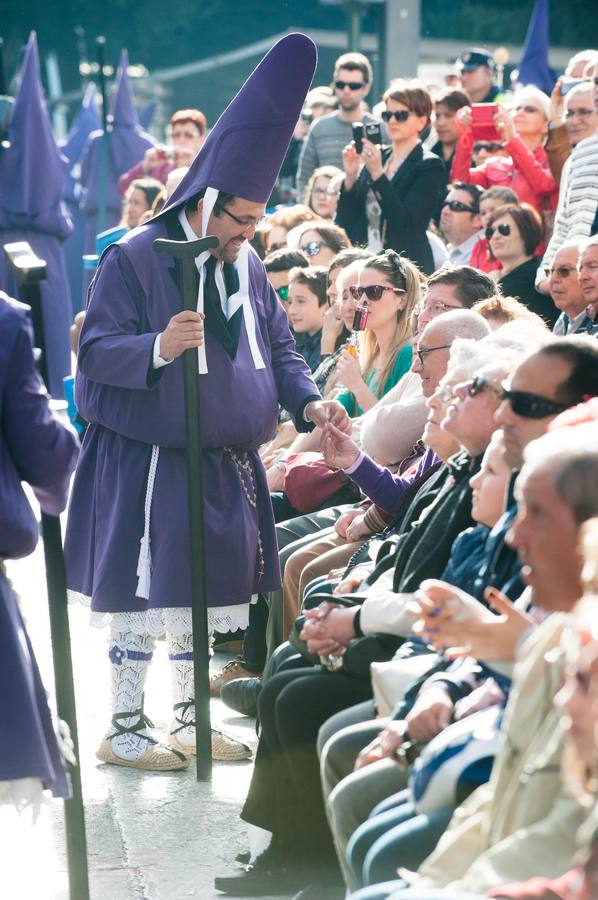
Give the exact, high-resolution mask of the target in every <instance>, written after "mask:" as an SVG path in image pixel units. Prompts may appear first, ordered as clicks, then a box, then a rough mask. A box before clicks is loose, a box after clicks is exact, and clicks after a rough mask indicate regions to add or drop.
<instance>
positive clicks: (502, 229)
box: [484, 222, 511, 241]
mask: <svg viewBox="0 0 598 900" xmlns="http://www.w3.org/2000/svg"><path fill="white" fill-rule="evenodd" d="M495 231H498V233H499V234H502V236H503V237H508V236H509V235H510V233H511V226H510V225H509V224H508V223H507V222H501V223H500V225H497V226H496V228H495V227H494V225H488V228H487V229H486V231H485V232H484V233H485V235H486V240H487V241H489V240H490V239H491V238H492V236H493V234H494V232H495Z"/></svg>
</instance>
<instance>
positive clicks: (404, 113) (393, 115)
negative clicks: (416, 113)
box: [381, 109, 412, 122]
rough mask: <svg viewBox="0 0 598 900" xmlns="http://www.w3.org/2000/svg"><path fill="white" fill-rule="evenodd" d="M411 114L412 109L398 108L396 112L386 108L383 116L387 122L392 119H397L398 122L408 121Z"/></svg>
mask: <svg viewBox="0 0 598 900" xmlns="http://www.w3.org/2000/svg"><path fill="white" fill-rule="evenodd" d="M411 114H412V113H411V110H410V109H397V110H396V111H395V112H391V111H390V110H389V109H385V110H384V111H383V112H382V113H381V116H382V118H383V119H384V121H385V122H390V120H391V119H396V120H397V122H406V121H407V119H408V118H409V116H410V115H411Z"/></svg>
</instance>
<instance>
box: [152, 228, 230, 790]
mask: <svg viewBox="0 0 598 900" xmlns="http://www.w3.org/2000/svg"><path fill="white" fill-rule="evenodd" d="M217 246H218V238H215V237H205V238H199V239H198V240H196V241H170V240H167V239H166V238H157V240H155V241H154V250H157V251H158V253H170V254H171V255H172V256H174V257H175V259H176V260H177V266H178V267H179V271H180V273H181V284H182V293H183V309H184V310H191V311H192V312H195V311H196V310H197V288H196V284H197V278H196V266H195V259H196V257H198V256H199V255H200V254H201V253H203V252H204V251H205V250H210V249H212V248H214V247H217ZM183 367H184V373H185V420H186V432H187V493H188V502H189V548H190V553H191V620H192V623H193V676H194V680H195V734H196V749H197V754H196V766H197V770H196V771H197V780H198V781H209V780H210V778H211V777H212V726H211V721H210V674H209V670H210V651H209V646H208V592H207V587H206V565H205V545H204V528H203V472H202V459H201V414H200V408H199V378H198V373H197V349H196V348H191V349H189V350H185V352H184V353H183Z"/></svg>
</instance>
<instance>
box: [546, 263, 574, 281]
mask: <svg viewBox="0 0 598 900" xmlns="http://www.w3.org/2000/svg"><path fill="white" fill-rule="evenodd" d="M544 271H545V272H546V275H547V277H550V276H551V275H558V276H559V278H568V277H569V275H570V274H571V272H575V271H576V270H575V266H555V267H554V268H553V269H550V268H549V267H548V266H547V267H546V268H545V269H544Z"/></svg>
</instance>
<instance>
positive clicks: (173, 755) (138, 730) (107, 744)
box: [96, 709, 190, 772]
mask: <svg viewBox="0 0 598 900" xmlns="http://www.w3.org/2000/svg"><path fill="white" fill-rule="evenodd" d="M134 716H138V719H137V722H136V723H135V724H134V725H129V726H126V725H122V724H121V723H120V721H119V720H120V719H131V718H133V717H134ZM112 727H113V728H114V731H113V732H112V734H109V735H108V736H107V737H105V738H104V740H103V741H102V743H101V744H100V747H99V749H98V751H97V753H96V757H97V758H98V759H99V760H101V762H105V763H111V764H112V765H114V766H127V767H128V768H130V769H147V770H149V771H155V772H168V771H176V770H179V769H187V768H189V762H190V760H189V759H188V757H187V756H185V754H184V753H182V752H181V751H180V750H175V749H173V748H172V747H166V746H165V745H164V744H160V743H158V741H157V740H156V739H155V738H153V737H150V736H149V735H147V734H143V733H142V730H143V729H144V728H153V727H154V724H153V722H151V721H150V719H148V717H147V716H146V715H144V713H143V709H136V710H133V712H123V713H115V714H114V715H113V716H112ZM121 734H134V735H136V736H137V737H139V738H142V739H143V740H145V741H147V742H148V744H150V745H151V746H150V747H148V748H147V750H144V751H143V752H142V753H140V754H139V756H138V757H137V758H136V759H125V758H124V757H122V756H117V755H116V754H115V753H114V751H113V750H112V739H113V738H115V737H117V736H118V735H121Z"/></svg>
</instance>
